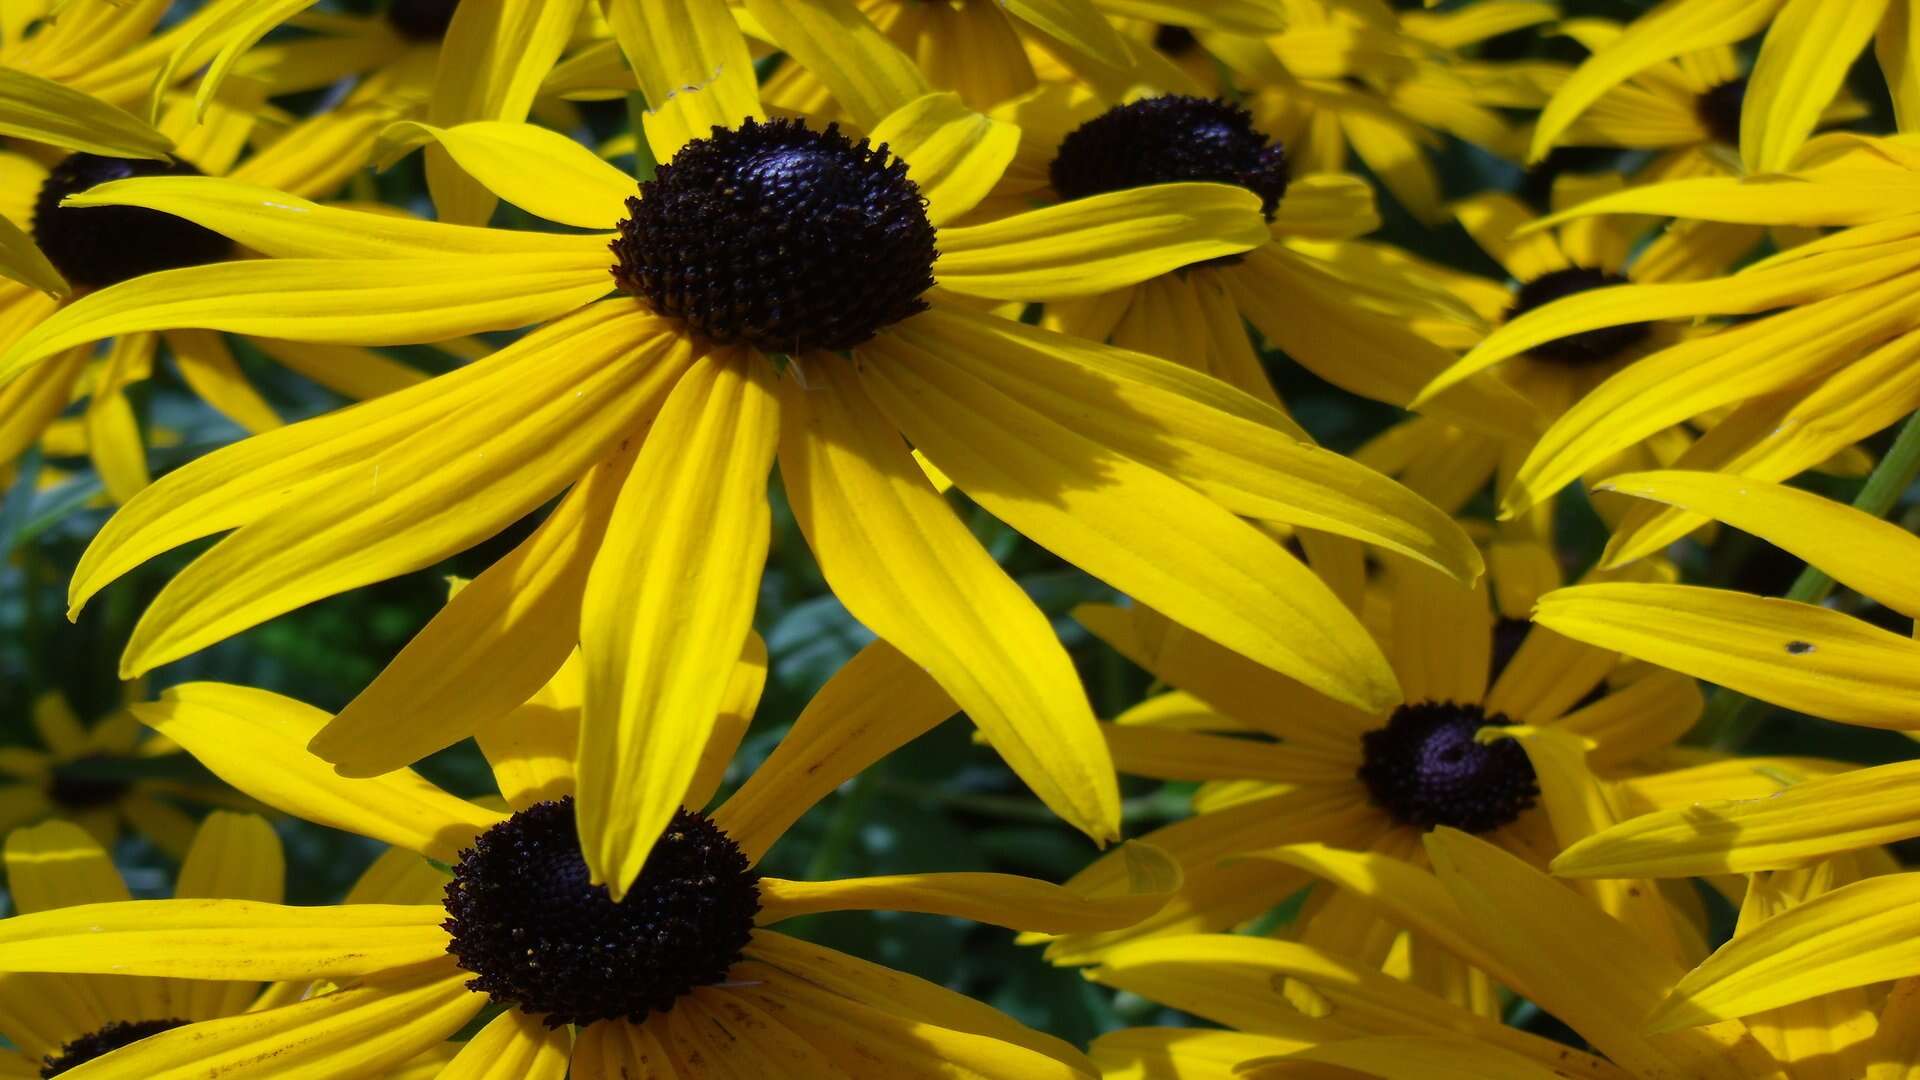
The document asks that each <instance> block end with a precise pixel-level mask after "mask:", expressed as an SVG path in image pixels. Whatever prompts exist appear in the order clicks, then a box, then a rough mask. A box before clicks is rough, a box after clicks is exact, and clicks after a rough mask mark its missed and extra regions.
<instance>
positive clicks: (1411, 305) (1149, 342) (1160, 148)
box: [987, 92, 1535, 438]
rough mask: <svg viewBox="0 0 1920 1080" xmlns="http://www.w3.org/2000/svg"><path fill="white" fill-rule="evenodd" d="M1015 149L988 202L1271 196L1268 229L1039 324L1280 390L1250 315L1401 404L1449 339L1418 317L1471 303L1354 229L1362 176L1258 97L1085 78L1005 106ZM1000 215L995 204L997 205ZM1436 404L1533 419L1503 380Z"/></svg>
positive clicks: (1527, 431) (1494, 422)
mask: <svg viewBox="0 0 1920 1080" xmlns="http://www.w3.org/2000/svg"><path fill="white" fill-rule="evenodd" d="M1003 115H1006V116H1008V117H1010V118H1011V119H1013V120H1014V121H1015V122H1016V123H1018V124H1019V126H1020V128H1021V130H1022V132H1023V135H1024V137H1023V139H1022V142H1021V146H1020V150H1019V155H1018V157H1017V158H1016V159H1015V161H1014V163H1013V165H1012V166H1011V167H1010V168H1009V170H1008V173H1007V176H1006V178H1005V179H1004V180H1003V181H1002V183H1001V184H1000V185H999V186H998V187H997V188H996V191H995V196H994V203H993V204H992V211H993V212H995V213H1005V212H1008V211H1009V210H1012V209H1013V208H1015V207H1022V206H1024V205H1025V204H1027V203H1029V202H1031V201H1034V200H1040V201H1044V202H1050V203H1055V204H1057V205H1059V206H1063V207H1064V206H1071V205H1072V203H1073V202H1074V201H1075V200H1079V199H1086V198H1089V197H1093V196H1099V195H1106V194H1108V193H1111V192H1117V191H1126V190H1129V189H1134V188H1141V187H1146V186H1149V185H1154V184H1166V183H1176V182H1183V181H1184V182H1192V181H1207V182H1213V183H1223V184H1232V185H1235V186H1238V187H1242V188H1245V189H1246V190H1248V191H1250V192H1252V193H1253V194H1254V195H1255V196H1257V197H1258V198H1259V200H1260V209H1261V211H1262V213H1263V214H1264V215H1265V216H1266V219H1267V240H1266V242H1265V243H1262V244H1261V245H1259V246H1258V247H1256V248H1254V249H1253V250H1251V251H1247V252H1244V253H1239V254H1235V255H1231V256H1226V257H1220V258H1215V259H1210V260H1205V261H1201V262H1198V263H1195V264H1193V265H1189V266H1182V267H1178V268H1175V269H1172V270H1170V271H1169V272H1166V273H1162V274H1157V275H1153V276H1151V277H1148V278H1146V279H1145V280H1142V281H1139V282H1129V283H1128V284H1127V285H1126V286H1125V287H1124V288H1119V289H1112V290H1104V291H1100V292H1097V293H1093V294H1091V295H1087V296H1084V297H1074V298H1064V299H1059V300H1057V301H1055V302H1053V303H1049V304H1048V305H1047V308H1046V311H1045V313H1044V315H1043V320H1042V321H1043V325H1045V326H1048V327H1050V328H1053V329H1058V330H1061V331H1063V332H1065V333H1070V334H1073V335H1075V336H1078V337H1083V338H1086V339H1088V340H1090V341H1110V342H1112V343H1113V344H1115V345H1118V346H1120V347H1122V348H1127V349H1133V350H1136V351H1139V352H1144V353H1148V354H1150V355H1154V356H1160V357H1164V358H1166V359H1169V360H1174V361H1176V362H1178V363H1181V364H1183V365H1185V366H1187V367H1190V368H1193V369H1195V370H1197V371H1203V372H1208V373H1210V374H1212V375H1213V376H1215V377H1216V378H1219V379H1222V380H1223V381H1226V382H1228V383H1231V384H1232V385H1234V386H1236V387H1238V388H1239V389H1241V390H1244V391H1246V392H1247V393H1250V394H1253V395H1254V396H1256V397H1260V398H1263V399H1265V400H1266V401H1268V402H1269V403H1272V404H1278V403H1279V398H1278V396H1277V395H1276V394H1275V392H1274V390H1273V387H1272V384H1271V383H1270V382H1269V381H1268V378H1267V375H1266V371H1265V369H1264V368H1263V367H1262V366H1261V362H1260V357H1259V355H1258V353H1257V352H1256V351H1255V349H1254V347H1253V343H1252V341H1251V340H1250V339H1249V337H1248V334H1247V329H1246V324H1247V322H1249V321H1250V322H1252V323H1253V325H1254V326H1256V327H1258V328H1259V329H1260V331H1261V332H1262V334H1264V335H1265V337H1266V339H1267V341H1268V342H1269V343H1270V344H1271V345H1273V346H1274V347H1276V348H1279V349H1281V350H1283V351H1285V352H1286V353H1287V354H1288V355H1289V356H1290V357H1292V358H1294V359H1295V360H1297V361H1298V362H1299V363H1300V364H1301V365H1303V366H1305V367H1307V368H1308V369H1310V370H1312V371H1313V372H1314V373H1315V374H1317V375H1319V376H1321V377H1322V378H1324V379H1326V380H1327V381H1329V382H1331V383H1333V384H1334V385H1336V386H1339V387H1342V388H1344V389H1347V390H1351V391H1353V392H1355V393H1358V394H1362V395H1364V396H1366V397H1370V398H1374V399H1375V400H1379V401H1386V402H1389V403H1394V404H1404V403H1405V402H1407V401H1409V400H1411V399H1412V397H1413V395H1414V394H1415V393H1417V392H1418V389H1419V386H1420V385H1421V384H1423V382H1424V380H1426V379H1427V378H1429V377H1430V376H1431V374H1432V373H1437V372H1439V371H1441V370H1444V369H1445V367H1446V366H1447V365H1448V364H1450V363H1451V362H1452V354H1451V353H1450V352H1448V351H1447V350H1446V349H1444V348H1442V347H1440V346H1439V345H1436V344H1434V343H1433V342H1432V341H1430V340H1428V339H1427V338H1426V337H1424V336H1422V335H1421V334H1419V333H1417V332H1415V331H1414V329H1413V328H1412V326H1411V325H1410V324H1411V323H1412V322H1414V321H1415V320H1417V319H1421V318H1427V319H1467V318H1470V317H1471V316H1470V314H1468V313H1467V312H1466V311H1465V309H1464V308H1462V307H1461V305H1460V303H1459V301H1458V300H1456V299H1455V298H1454V297H1453V296H1451V295H1448V294H1446V293H1444V292H1442V291H1441V290H1440V289H1436V288H1433V287H1431V286H1428V285H1426V284H1424V283H1422V282H1421V281H1420V280H1419V279H1418V278H1417V277H1416V276H1414V275H1410V274H1407V273H1404V272H1401V271H1400V270H1399V268H1397V267H1394V266H1392V265H1391V264H1389V263H1387V262H1385V261H1383V260H1382V259H1380V258H1377V257H1375V254H1376V253H1375V252H1374V251H1373V250H1370V249H1367V248H1365V247H1362V246H1360V245H1357V244H1354V243H1352V241H1353V240H1354V239H1355V238H1356V237H1359V236H1361V235H1364V234H1366V233H1368V232H1371V231H1373V230H1374V229H1375V228H1377V227H1378V226H1379V223H1380V220H1379V217H1378V215H1377V213H1376V211H1375V208H1374V200H1373V191H1372V189H1371V188H1370V187H1368V185H1367V184H1366V182H1365V181H1363V180H1361V179H1360V178H1359V177H1356V176H1350V175H1344V174H1338V173H1324V172H1314V173H1313V174H1311V175H1301V173H1300V167H1299V164H1298V163H1297V162H1296V161H1295V160H1294V159H1293V157H1292V148H1291V147H1290V146H1287V145H1283V144H1281V143H1278V142H1274V141H1273V140H1271V139H1270V138H1269V137H1268V135H1267V134H1266V133H1265V132H1263V131H1262V130H1260V129H1259V128H1258V127H1257V126H1256V125H1255V123H1254V118H1253V115H1252V114H1251V113H1249V112H1248V111H1247V110H1246V109H1244V108H1241V107H1239V106H1237V105H1233V104H1230V103H1228V102H1226V101H1223V100H1220V99H1212V98H1199V97H1193V96H1188V95H1180V94H1160V95H1151V96H1145V97H1138V98H1134V99H1132V100H1129V101H1125V102H1122V103H1119V104H1112V105H1108V104H1107V103H1105V102H1104V101H1103V100H1102V99H1100V98H1099V97H1096V96H1092V95H1088V94H1083V93H1072V92H1067V93H1043V94H1038V95H1035V96H1033V97H1031V98H1028V99H1025V100H1023V101H1021V102H1019V103H1017V104H1016V105H1015V106H1013V107H1011V108H1009V109H1007V110H1004V111H1003ZM987 216H988V217H991V216H992V215H991V214H988V215H987ZM1437 408H1438V410H1439V411H1440V412H1442V413H1445V414H1446V415H1448V416H1451V417H1454V418H1456V419H1457V420H1459V421H1460V422H1461V423H1465V424H1471V425H1474V426H1475V427H1478V428H1491V429H1493V430H1495V431H1497V432H1501V433H1503V434H1505V435H1506V436H1507V437H1510V438H1526V437H1530V436H1531V434H1532V432H1533V431H1534V430H1535V427H1534V424H1533V421H1532V418H1531V415H1530V413H1529V411H1528V409H1527V406H1526V403H1525V402H1524V401H1523V400H1522V399H1520V398H1519V397H1518V396H1517V395H1516V394H1514V392H1513V391H1512V390H1510V389H1509V388H1508V387H1506V386H1505V385H1504V384H1503V383H1500V382H1499V381H1498V380H1492V379H1489V380H1483V381H1481V382H1478V383H1475V384H1473V385H1471V386H1466V387H1462V388H1461V389H1460V391H1459V392H1458V393H1457V394H1456V395H1455V396H1454V397H1452V398H1449V399H1448V400H1446V401H1444V402H1441V403H1440V404H1439V405H1438V406H1437Z"/></svg>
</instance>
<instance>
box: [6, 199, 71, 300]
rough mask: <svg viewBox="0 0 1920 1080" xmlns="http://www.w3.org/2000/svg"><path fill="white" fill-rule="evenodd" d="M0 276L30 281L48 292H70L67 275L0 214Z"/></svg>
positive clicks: (60, 294) (25, 282) (26, 283)
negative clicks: (61, 273)
mask: <svg viewBox="0 0 1920 1080" xmlns="http://www.w3.org/2000/svg"><path fill="white" fill-rule="evenodd" d="M0 277H9V278H12V279H13V280H15V281H17V282H19V283H20V284H22V285H31V286H33V287H34V288H36V289H39V290H40V291H41V292H44V293H46V294H47V295H49V296H65V295H67V292H68V291H69V290H68V286H67V279H66V278H63V277H61V276H60V271H58V270H55V269H54V268H53V264H52V263H50V262H48V261H47V257H46V256H45V255H44V254H42V253H41V251H40V249H39V247H37V246H36V245H35V244H34V242H33V237H31V236H28V235H27V234H26V233H25V232H24V231H23V230H22V229H21V228H20V226H18V225H15V224H14V223H13V221H12V219H10V218H6V217H0Z"/></svg>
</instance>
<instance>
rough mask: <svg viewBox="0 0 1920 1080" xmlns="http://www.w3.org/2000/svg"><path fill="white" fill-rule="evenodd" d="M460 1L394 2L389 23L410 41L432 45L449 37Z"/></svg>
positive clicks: (407, 0)
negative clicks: (454, 12)
mask: <svg viewBox="0 0 1920 1080" xmlns="http://www.w3.org/2000/svg"><path fill="white" fill-rule="evenodd" d="M459 6H460V0H393V2H392V3H391V4H389V5H388V6H387V22H388V23H389V24H390V25H392V27H393V28H394V30H396V31H398V32H399V34H400V36H401V37H403V38H406V39H407V40H408V41H417V42H420V43H422V44H431V43H432V42H435V41H439V40H440V39H441V38H443V37H446V36H447V27H448V26H450V25H452V24H453V11H454V9H455V8H457V7H459Z"/></svg>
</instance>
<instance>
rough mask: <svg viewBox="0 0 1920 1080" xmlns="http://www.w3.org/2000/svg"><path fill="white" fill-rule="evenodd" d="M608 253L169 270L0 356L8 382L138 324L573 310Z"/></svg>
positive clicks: (457, 331) (282, 327)
mask: <svg viewBox="0 0 1920 1080" xmlns="http://www.w3.org/2000/svg"><path fill="white" fill-rule="evenodd" d="M606 262H607V259H606V254H605V252H593V251H587V252H582V253H578V254H566V255H546V256H529V255H471V256H459V257H454V258H437V259H391V260H378V261H362V260H332V259H274V260H270V261H266V262H253V261H248V262H230V263H215V264H212V265H210V266H194V267H188V268H186V269H184V270H164V271H161V272H160V273H157V274H148V275H146V276H144V277H138V278H134V279H133V280H132V281H128V282H124V283H122V284H119V285H115V286H113V287H111V288H107V289H102V290H100V291H99V292H97V293H93V294H92V295H90V296H88V297H86V298H85V299H82V300H80V301H78V302H77V303H74V304H72V305H69V306H68V307H65V308H62V309H61V310H60V312H59V314H57V315H55V316H54V317H53V318H51V319H48V320H47V321H46V322H44V323H41V324H40V325H39V326H37V327H35V328H34V329H33V331H32V332H31V333H29V334H27V335H26V336H25V337H23V338H21V339H20V340H19V341H17V342H15V343H14V345H13V348H11V349H10V350H8V351H7V353H6V355H5V356H0V381H4V380H6V379H9V378H12V377H13V376H14V375H17V374H18V373H19V372H20V371H21V369H23V368H25V367H26V366H28V365H29V364H32V363H34V362H35V361H37V360H40V359H42V358H43V357H48V356H52V355H53V354H55V353H57V352H59V351H60V350H62V349H66V348H71V347H72V346H75V345H82V344H85V343H87V342H89V341H98V340H100V339H101V338H106V337H112V336H114V335H116V334H128V333H133V332H135V331H139V330H172V329H183V328H190V329H204V330H226V331H228V332H230V333H237V334H259V335H261V336H263V337H284V338H303V339H306V340H309V341H328V342H336V343H339V344H345V345H400V344H409V343H420V342H431V341H443V340H445V339H447V338H451V337H459V336H460V335H462V334H475V333H481V332H484V331H488V330H508V329H512V328H514V327H519V326H526V325H528V324H529V323H536V322H539V321H541V320H543V319H550V318H553V317H555V316H557V315H562V314H565V313H566V312H568V311H571V310H573V309H575V308H578V307H580V306H581V305H583V304H587V303H589V302H591V301H593V300H596V299H598V298H599V297H601V296H603V295H605V294H606V293H607V292H608V291H610V289H611V288H612V280H613V279H612V278H611V277H610V276H608V274H607V267H606Z"/></svg>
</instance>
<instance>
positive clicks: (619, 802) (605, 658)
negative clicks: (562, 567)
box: [578, 350, 780, 899]
mask: <svg viewBox="0 0 1920 1080" xmlns="http://www.w3.org/2000/svg"><path fill="white" fill-rule="evenodd" d="M779 415H780V414H779V408H778V399H777V398H776V396H775V388H774V385H773V370H772V367H771V365H770V364H769V363H768V362H767V361H766V359H765V358H763V357H761V356H760V355H759V354H757V353H753V352H749V351H746V350H732V351H723V352H717V353H712V354H709V355H708V356H706V357H703V358H702V359H700V360H698V361H696V362H695V364H694V366H693V367H692V368H691V369H689V370H688V372H687V373H686V374H685V375H684V376H682V377H681V379H680V382H679V385H677V386H676V387H675V388H674V390H673V393H672V395H671V396H670V397H669V398H668V399H667V403H666V405H665V407H664V408H662V410H661V412H660V417H659V419H658V420H657V421H656V422H655V423H654V426H653V430H652V431H651V432H649V433H648V435H647V441H646V444H645V445H644V446H643V447H642V448H641V450H640V458H639V460H638V462H637V463H636V464H635V465H634V468H633V474H632V475H631V476H630V477H629V478H628V480H627V483H626V485H625V486H624V487H623V488H622V489H621V492H620V498H619V501H618V503H617V504H616V505H615V507H614V510H613V517H612V520H611V521H610V522H609V524H608V526H607V534H606V538H605V540H604V541H603V542H602V544H601V549H600V555H599V557H598V558H596V559H595V560H594V564H593V569H592V571H591V572H590V573H589V575H588V578H587V598H586V602H585V604H584V606H583V607H582V609H581V614H580V636H581V651H582V655H583V656H584V657H585V660H586V678H587V684H586V698H585V703H584V708H583V712H582V714H581V724H580V763H579V777H578V786H579V796H578V798H579V804H578V806H579V819H580V844H581V849H582V851H583V852H584V853H585V855H586V858H587V866H588V867H589V868H590V869H591V870H592V872H593V877H594V880H595V881H596V882H600V883H603V884H605V885H606V886H607V888H608V889H609V890H610V891H611V892H612V894H613V896H614V897H615V898H616V899H617V898H619V897H621V896H623V895H625V893H626V889H627V885H628V884H629V883H630V882H632V881H633V879H634V876H635V875H637V874H639V872H640V867H641V865H642V864H643V863H645V862H646V858H647V853H648V852H650V851H652V850H653V843H654V841H655V840H656V839H657V838H658V837H659V835H660V831H661V830H662V829H664V828H665V827H666V825H667V821H668V820H669V819H670V818H671V817H672V816H673V814H674V812H675V811H676V810H678V809H679V808H680V804H681V802H682V801H683V800H684V799H685V798H686V795H687V791H688V788H689V786H690V785H691V784H692V782H693V778H694V774H695V772H696V771H697V769H698V766H699V764H700V756H701V751H702V750H703V749H704V748H705V746H706V743H707V739H708V737H709V736H710V735H711V734H712V732H713V729H714V724H715V722H716V719H717V717H718V715H719V710H720V706H721V702H722V700H723V698H724V696H725V693H726V689H727V673H728V672H729V671H730V670H731V669H732V667H733V664H734V662H735V661H736V660H737V659H738V658H739V656H740V648H741V646H742V645H743V644H744V643H745V642H746V637H747V631H748V630H749V629H750V625H751V622H752V618H753V607H754V600H755V597H756V596H757V594H758V591H759V584H760V571H761V568H762V566H764V564H765V562H766V557H767V543H768V520H769V519H768V513H769V511H768V509H767V495H766V484H767V473H768V471H769V470H770V469H771V468H772V465H773V454H774V447H775V445H776V443H777V441H778V438H779Z"/></svg>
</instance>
